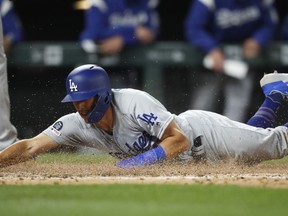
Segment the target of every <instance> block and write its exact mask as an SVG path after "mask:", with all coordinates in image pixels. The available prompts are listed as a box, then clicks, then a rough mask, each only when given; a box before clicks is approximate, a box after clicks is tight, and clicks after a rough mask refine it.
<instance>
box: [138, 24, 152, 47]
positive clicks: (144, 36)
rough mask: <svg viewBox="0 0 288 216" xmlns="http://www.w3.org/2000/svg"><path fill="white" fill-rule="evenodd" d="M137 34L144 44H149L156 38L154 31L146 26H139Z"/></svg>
mask: <svg viewBox="0 0 288 216" xmlns="http://www.w3.org/2000/svg"><path fill="white" fill-rule="evenodd" d="M135 35H136V37H137V38H138V40H139V41H140V42H141V43H142V44H149V43H151V42H153V41H154V40H155V34H154V32H152V31H151V30H150V29H149V28H147V27H144V26H138V27H137V28H136V30H135Z"/></svg>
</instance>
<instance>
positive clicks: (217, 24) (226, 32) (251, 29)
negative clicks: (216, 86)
mask: <svg viewBox="0 0 288 216" xmlns="http://www.w3.org/2000/svg"><path fill="white" fill-rule="evenodd" d="M272 4H273V0H230V1H226V0H195V3H194V5H192V7H191V9H190V13H189V15H188V17H187V21H186V36H187V39H188V41H189V42H191V43H192V44H193V45H195V46H197V47H199V48H200V49H201V50H203V51H204V52H209V51H210V50H212V49H213V48H215V47H218V45H219V43H242V42H243V41H244V40H245V39H247V38H253V39H255V40H256V41H258V43H259V44H260V45H261V46H265V45H267V44H268V43H269V42H270V41H271V40H272V39H273V36H274V32H275V30H276V26H277V14H276V11H275V9H274V8H273V7H272Z"/></svg>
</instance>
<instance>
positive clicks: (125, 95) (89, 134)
mask: <svg viewBox="0 0 288 216" xmlns="http://www.w3.org/2000/svg"><path fill="white" fill-rule="evenodd" d="M112 107H113V112H114V113H113V115H114V116H113V117H114V125H113V135H112V134H109V133H107V132H105V131H103V130H101V129H99V128H97V127H96V125H94V124H87V123H85V121H84V120H83V119H82V118H81V116H80V115H79V114H78V113H71V114H68V115H65V116H63V117H61V118H60V119H58V120H57V121H56V122H55V123H54V124H53V125H51V126H50V127H49V128H47V129H46V130H44V133H45V134H47V135H48V136H49V137H51V138H52V139H53V140H54V141H55V142H57V143H58V144H60V145H61V144H66V145H73V146H88V147H94V148H96V149H98V150H100V151H103V152H107V153H109V154H110V155H112V156H114V157H117V158H126V157H131V156H133V155H137V154H139V153H141V152H144V151H147V150H149V149H151V148H153V147H155V145H157V142H158V140H159V139H161V137H162V135H163V133H164V131H165V129H166V127H167V126H168V125H169V123H170V122H171V121H172V120H173V115H172V114H171V113H170V112H168V111H167V110H166V108H165V107H164V106H163V105H162V104H161V103H160V102H159V101H157V100H156V99H155V98H153V97H151V96H150V95H148V94H147V93H145V92H143V91H139V90H134V89H113V100H112Z"/></svg>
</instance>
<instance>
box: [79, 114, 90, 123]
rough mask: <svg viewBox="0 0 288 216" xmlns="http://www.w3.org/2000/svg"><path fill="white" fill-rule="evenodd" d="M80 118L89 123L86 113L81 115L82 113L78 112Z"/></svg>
mask: <svg viewBox="0 0 288 216" xmlns="http://www.w3.org/2000/svg"><path fill="white" fill-rule="evenodd" d="M80 116H81V118H82V119H83V120H84V121H85V122H86V123H89V122H88V115H83V114H80Z"/></svg>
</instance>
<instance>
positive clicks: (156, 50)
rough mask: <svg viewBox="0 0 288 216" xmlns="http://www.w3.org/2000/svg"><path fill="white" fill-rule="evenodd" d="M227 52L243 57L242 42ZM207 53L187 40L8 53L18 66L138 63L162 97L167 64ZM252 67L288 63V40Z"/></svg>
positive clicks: (44, 46) (36, 45) (38, 45)
mask: <svg viewBox="0 0 288 216" xmlns="http://www.w3.org/2000/svg"><path fill="white" fill-rule="evenodd" d="M222 48H223V50H224V53H225V55H226V56H228V57H229V58H232V59H242V60H243V57H242V55H241V48H240V46H238V45H234V44H226V45H223V46H222ZM202 60H203V53H201V52H199V51H198V50H197V49H195V48H193V47H192V46H190V45H189V44H187V43H185V42H170V41H169V42H157V43H155V44H152V45H149V46H137V47H130V48H126V49H125V50H124V51H123V52H121V54H119V55H113V56H102V55H99V54H97V53H86V52H84V51H83V50H82V49H81V47H80V46H79V43H77V42H73V41H72V42H71V41H69V42H63V41H59V42H45V41H42V42H24V43H21V44H19V45H16V46H14V47H13V49H12V50H11V51H10V52H9V55H8V66H10V67H16V68H20V67H21V68H25V67H27V68H31V67H32V68H39V67H40V68H41V67H71V68H72V67H75V66H77V65H80V64H85V63H95V64H98V65H100V66H103V67H127V68H129V67H138V68H141V69H142V71H143V72H142V74H143V78H142V79H143V89H144V90H146V91H147V92H150V93H153V95H154V96H156V97H157V98H159V99H160V100H161V99H162V98H163V91H162V89H163V88H161V86H162V82H163V75H164V74H163V71H164V68H167V67H176V66H179V67H186V68H187V67H191V68H199V67H202ZM248 64H249V66H250V67H252V68H271V69H273V68H279V67H287V66H288V44H287V43H273V44H271V45H270V46H269V47H268V48H267V50H265V51H263V52H262V54H261V56H258V57H257V58H255V59H253V60H250V61H249V62H248Z"/></svg>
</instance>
